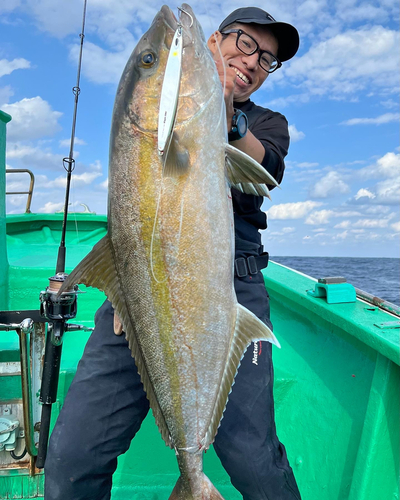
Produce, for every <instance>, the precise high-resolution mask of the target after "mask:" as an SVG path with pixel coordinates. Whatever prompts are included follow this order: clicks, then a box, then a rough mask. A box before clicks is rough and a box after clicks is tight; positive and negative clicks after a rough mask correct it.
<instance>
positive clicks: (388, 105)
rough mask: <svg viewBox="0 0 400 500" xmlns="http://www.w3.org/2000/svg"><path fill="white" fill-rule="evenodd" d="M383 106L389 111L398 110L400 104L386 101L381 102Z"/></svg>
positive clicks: (390, 100) (389, 100)
mask: <svg viewBox="0 0 400 500" xmlns="http://www.w3.org/2000/svg"><path fill="white" fill-rule="evenodd" d="M381 106H383V107H384V108H387V109H393V108H398V107H399V103H398V102H396V101H394V100H393V99H387V100H386V101H381Z"/></svg>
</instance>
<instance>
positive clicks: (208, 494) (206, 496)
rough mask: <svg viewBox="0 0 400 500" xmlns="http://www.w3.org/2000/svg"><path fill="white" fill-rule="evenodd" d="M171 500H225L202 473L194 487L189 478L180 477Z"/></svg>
mask: <svg viewBox="0 0 400 500" xmlns="http://www.w3.org/2000/svg"><path fill="white" fill-rule="evenodd" d="M169 500H224V498H223V496H222V495H221V494H220V493H219V492H218V490H217V488H216V487H215V486H214V485H213V484H212V482H211V481H210V480H209V479H208V477H207V476H206V475H205V474H203V473H201V476H200V477H199V478H198V480H197V481H196V484H193V485H191V482H190V481H189V479H188V478H187V477H184V476H180V478H179V479H178V481H177V483H176V485H175V488H174V489H173V491H172V493H171V496H170V497H169Z"/></svg>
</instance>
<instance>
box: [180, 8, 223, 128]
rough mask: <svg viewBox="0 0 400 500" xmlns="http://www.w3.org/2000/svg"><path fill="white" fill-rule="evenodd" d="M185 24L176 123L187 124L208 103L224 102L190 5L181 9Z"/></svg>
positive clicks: (207, 50)
mask: <svg viewBox="0 0 400 500" xmlns="http://www.w3.org/2000/svg"><path fill="white" fill-rule="evenodd" d="M179 23H180V24H181V26H182V27H183V40H184V44H183V54H182V76H181V87H180V93H179V102H178V111H177V124H178V125H179V123H185V122H186V121H188V120H190V118H191V117H193V116H195V115H196V114H197V112H198V111H199V110H200V109H202V108H204V106H205V105H206V104H207V103H210V101H214V104H217V105H219V106H221V105H222V104H223V93H222V87H221V82H220V80H219V76H218V72H217V70H216V66H215V62H214V60H213V58H212V55H211V52H210V50H209V49H208V47H207V41H206V39H205V36H204V33H203V29H202V27H201V25H200V23H199V21H198V20H197V19H196V16H195V14H194V12H193V10H192V8H191V7H190V5H188V4H186V3H184V4H182V7H181V8H180V9H179Z"/></svg>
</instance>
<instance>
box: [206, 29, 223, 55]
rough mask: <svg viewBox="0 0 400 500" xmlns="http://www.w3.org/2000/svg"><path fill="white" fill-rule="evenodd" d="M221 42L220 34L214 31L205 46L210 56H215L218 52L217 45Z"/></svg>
mask: <svg viewBox="0 0 400 500" xmlns="http://www.w3.org/2000/svg"><path fill="white" fill-rule="evenodd" d="M221 40H222V36H221V33H220V32H219V31H214V33H213V34H212V35H211V36H210V38H209V39H208V41H207V46H208V48H209V49H210V51H211V54H213V55H214V54H215V53H216V52H217V50H218V48H217V44H220V43H221Z"/></svg>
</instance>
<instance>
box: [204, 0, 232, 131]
mask: <svg viewBox="0 0 400 500" xmlns="http://www.w3.org/2000/svg"><path fill="white" fill-rule="evenodd" d="M204 7H205V10H206V15H207V18H208V21H209V23H210V27H211V29H213V28H214V24H213V22H212V20H211V17H210V10H209V9H208V7H207V3H205V4H204ZM212 36H213V37H214V40H215V42H216V45H217V49H218V54H219V57H220V59H221V64H222V67H223V70H224V82H223V85H222V99H221V112H220V115H219V120H218V123H217V127H218V126H219V124H220V123H221V120H222V122H223V124H224V130H225V135H226V136H228V128H227V123H226V107H225V97H224V96H225V90H226V66H225V61H224V58H223V56H222V51H221V48H220V45H221V44H220V42H218V40H217V37H216V35H215V30H213V34H212ZM217 127H216V128H217Z"/></svg>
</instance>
